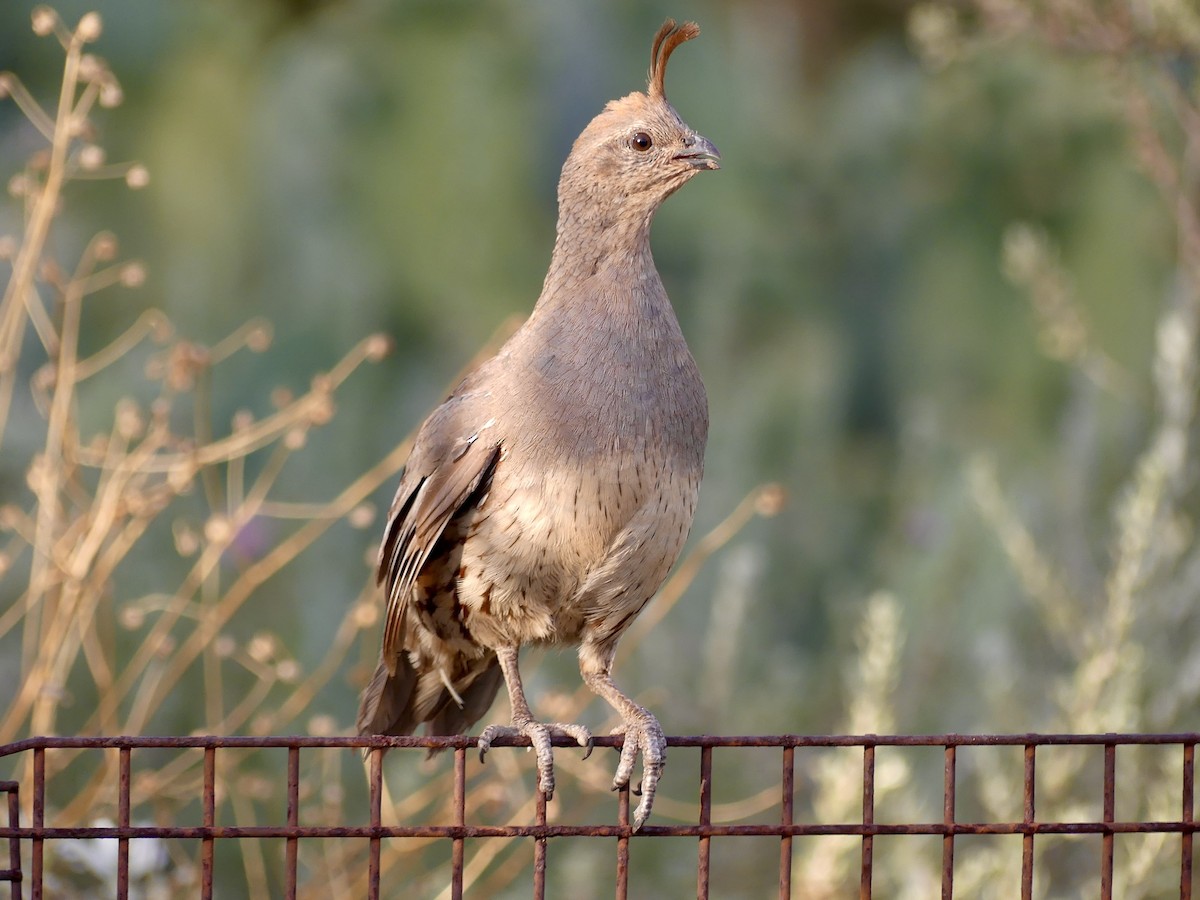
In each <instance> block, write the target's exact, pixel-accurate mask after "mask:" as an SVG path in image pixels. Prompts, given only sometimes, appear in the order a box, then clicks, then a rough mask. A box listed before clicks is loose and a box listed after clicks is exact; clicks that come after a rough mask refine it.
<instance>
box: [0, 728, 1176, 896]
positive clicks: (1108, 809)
mask: <svg viewBox="0 0 1200 900" xmlns="http://www.w3.org/2000/svg"><path fill="white" fill-rule="evenodd" d="M556 743H557V744H559V745H560V746H569V745H570V744H569V742H565V741H564V742H562V743H559V742H556ZM595 743H596V745H597V746H604V747H619V746H620V743H621V738H619V737H607V738H597V739H596V742H595ZM667 743H668V746H670V747H680V748H699V751H700V754H699V755H700V769H699V776H700V778H699V781H700V783H699V811H698V815H697V819H696V822H695V823H694V824H693V823H682V824H663V823H656V822H654V820H651V824H648V825H646V826H645V827H644V828H642V829H641V831H639V832H637V833H636V834H634V833H633V832H632V830H631V828H630V824H629V792H628V790H625V791H621V792H620V793H619V796H618V801H617V810H616V822H615V823H611V822H610V823H593V824H557V823H555V824H551V823H550V822H548V820H547V810H546V800H545V797H544V796H542V795H541V794H540V793H539V794H538V796H537V801H536V805H535V807H534V821H533V822H532V823H531V824H528V825H485V824H479V823H472V822H470V821H468V818H467V804H466V796H467V751H468V750H469V749H471V748H472V747H473V746H474V741H473V739H471V738H468V737H439V738H429V737H397V738H345V737H307V736H306V737H221V736H211V735H200V736H191V737H44V738H31V739H28V740H24V741H19V742H16V743H13V744H8V745H4V746H0V759H5V758H12V757H16V758H17V759H18V760H24V759H28V762H29V769H30V770H31V771H32V781H33V783H32V785H31V786H30V785H25V784H21V783H20V782H18V781H0V793H3V794H5V795H6V796H7V812H8V816H7V824H5V825H3V826H0V839H4V838H6V839H7V841H8V848H9V864H8V868H5V869H0V882H8V883H9V884H10V890H11V896H12V897H14V898H17V900H21V898H22V897H23V893H22V892H23V889H24V886H25V885H26V884H28V885H29V891H30V894H31V895H32V897H33V898H35V900H39V898H41V897H42V896H43V895H44V892H45V890H46V886H45V885H46V881H45V872H44V860H45V854H44V851H45V844H46V842H47V841H51V842H54V841H64V840H72V839H97V838H100V839H115V840H116V841H117V877H116V882H115V883H116V895H117V897H118V898H122V900H123V898H126V897H128V895H129V891H130V841H136V840H139V839H147V838H156V839H159V840H192V841H195V840H198V841H199V842H200V852H199V859H200V893H201V896H202V897H204V898H211V897H212V896H213V880H214V868H215V862H214V860H215V854H214V851H215V848H216V845H217V844H218V842H226V841H237V840H240V839H248V838H258V839H261V838H280V839H283V841H284V853H283V866H284V871H283V873H282V875H281V877H280V882H281V883H282V885H283V886H284V891H285V894H286V896H287V897H296V896H297V892H298V890H299V889H300V873H299V845H300V842H301V841H303V840H307V839H365V840H366V841H367V842H368V848H369V849H368V853H367V870H368V871H367V892H368V896H369V897H372V898H377V897H378V896H379V895H380V877H381V865H380V854H381V845H382V842H383V841H387V840H403V839H406V838H425V839H428V838H434V839H442V840H446V841H448V842H449V844H450V849H451V856H450V871H449V873H448V879H447V881H448V884H449V891H450V896H451V897H453V898H456V900H457V898H461V897H462V896H463V890H464V872H465V869H466V856H467V851H466V844H467V842H468V841H472V840H479V839H489V838H504V839H512V838H518V839H520V838H527V839H530V840H531V841H532V844H533V846H532V851H533V896H534V897H535V898H543V897H544V896H545V894H546V890H547V887H546V876H547V872H548V870H549V868H550V865H551V863H550V860H551V857H552V854H551V850H550V848H551V846H552V843H553V841H554V840H556V839H560V838H567V837H590V838H607V839H614V840H615V842H616V896H617V897H618V898H624V897H626V896H628V894H629V888H630V885H629V879H630V865H629V863H630V843H631V841H632V840H637V841H639V842H640V841H642V840H643V839H645V840H650V839H654V838H660V837H676V838H678V837H685V838H695V839H696V840H697V857H696V896H697V897H698V898H707V897H708V896H709V890H710V881H711V878H710V876H711V875H712V865H713V857H712V847H713V842H714V839H721V840H725V839H730V838H748V837H774V838H777V839H779V841H780V849H779V878H778V884H779V896H780V897H781V898H788V897H790V896H791V894H792V883H793V843H794V839H795V838H800V837H803V838H813V837H820V836H833V835H842V836H856V837H858V838H860V839H861V853H860V857H859V885H860V896H861V897H863V898H870V897H871V896H872V890H873V888H874V876H875V864H876V859H875V853H876V850H877V849H878V847H879V844H878V843H877V839H879V838H887V837H891V836H895V835H931V836H938V837H940V839H941V895H942V897H943V898H947V900H949V898H953V897H954V891H955V885H954V878H955V866H956V862H957V861H958V859H959V857H960V856H962V855H963V852H962V850H963V848H960V847H959V846H958V844H957V839H958V838H960V837H963V836H968V835H1014V836H1015V835H1020V836H1021V840H1022V851H1021V875H1020V895H1021V897H1022V898H1032V897H1033V891H1034V886H1035V885H1034V877H1035V868H1036V867H1035V865H1034V861H1035V859H1034V850H1035V841H1036V839H1037V838H1039V837H1042V836H1046V835H1098V836H1099V839H1100V870H1099V872H1098V873H1097V874H1096V880H1097V882H1098V883H1099V887H1100V890H1099V894H1100V896H1101V897H1102V898H1111V897H1112V892H1113V883H1114V882H1113V879H1114V842H1115V838H1116V836H1117V835H1125V834H1163V835H1176V834H1177V835H1179V841H1180V843H1179V847H1180V856H1179V860H1180V862H1179V869H1178V871H1179V896H1180V897H1181V898H1187V900H1190V898H1191V896H1192V891H1193V887H1194V884H1193V880H1194V879H1193V860H1192V857H1193V852H1192V848H1193V843H1194V839H1193V835H1194V834H1195V832H1196V830H1197V824H1196V821H1195V809H1194V799H1195V798H1194V795H1195V751H1196V744H1197V743H1200V733H1197V732H1190V733H1183V734H1011V735H1005V734H988V735H962V734H941V735H894V736H882V735H870V734H869V735H850V736H802V735H778V736H734V737H718V736H713V735H702V736H694V737H671V738H668V739H667ZM496 745H497V746H528V742H527V741H524V740H522V739H519V738H515V739H498V740H497V741H496ZM1152 745H1158V746H1177V747H1179V748H1181V763H1182V764H1181V766H1180V769H1179V771H1180V781H1179V786H1180V794H1181V800H1180V804H1179V807H1178V808H1179V817H1178V818H1175V819H1168V820H1162V821H1158V820H1154V821H1150V820H1128V819H1125V820H1121V819H1118V818H1117V802H1116V799H1117V798H1116V795H1117V790H1116V788H1117V756H1118V749H1119V748H1122V747H1132V746H1152ZM1053 746H1085V747H1094V748H1097V749H1098V750H1100V751H1102V752H1103V787H1102V797H1100V798H1099V800H1100V807H1101V815H1100V818H1099V819H1097V820H1087V819H1084V820H1076V821H1061V820H1057V819H1048V818H1039V816H1038V812H1037V799H1038V798H1037V797H1036V793H1035V792H1036V786H1037V778H1036V774H1037V758H1038V752H1039V750H1041V749H1043V748H1047V747H1053ZM881 747H933V748H941V750H942V753H943V759H942V768H943V779H942V815H941V821H931V822H890V821H877V808H876V806H877V797H876V774H877V765H876V760H877V752H876V751H877V749H878V748H881ZM976 747H1014V748H1019V749H1021V751H1022V753H1023V764H1024V765H1023V774H1022V776H1021V779H1020V781H1021V790H1022V794H1023V806H1022V810H1021V815H1020V818H1019V819H1015V820H1013V821H991V822H970V821H960V817H959V815H958V809H957V807H958V796H957V792H958V781H959V771H960V764H961V762H962V758H963V754H964V752H966V750H965V748H976ZM185 748H198V749H201V750H202V751H203V770H202V771H203V774H202V779H203V780H202V795H201V797H200V798H199V800H200V809H201V824H200V825H199V826H183V825H155V826H149V825H142V824H133V823H132V822H131V818H130V816H131V810H130V807H131V799H130V792H131V784H132V781H133V777H132V776H133V766H134V763H133V760H132V751H134V750H155V749H160V750H161V749H176V750H178V749H185ZM264 748H282V749H286V750H287V770H286V779H287V787H286V816H285V817H286V821H284V822H280V823H278V824H269V825H253V826H248V825H223V824H218V822H217V816H216V805H217V804H216V789H217V777H216V772H217V770H216V767H217V755H218V753H219V752H221V751H225V750H231V749H264ZM319 748H344V749H346V750H348V751H364V752H366V755H367V781H368V805H369V811H368V819H369V823H368V824H365V825H350V824H337V825H305V824H303V823H302V821H301V818H302V817H301V809H300V782H301V776H300V772H301V755H302V754H303V753H304V752H305V751H310V750H314V749H319ZM392 748H410V749H412V748H419V749H443V750H450V751H452V752H453V757H454V762H453V773H454V775H453V779H454V794H453V801H452V803H451V806H450V809H451V819H452V821H450V822H443V823H437V822H429V823H422V824H412V825H384V824H383V819H382V803H383V792H384V786H383V774H382V757H383V753H384V751H385V750H387V749H392ZM726 748H729V749H732V750H735V751H736V750H738V749H744V748H776V749H778V750H780V752H781V769H780V772H781V775H780V779H779V791H780V795H779V797H780V799H779V817H778V821H773V822H748V823H747V822H721V821H713V809H714V805H713V778H714V776H713V752H714V750H716V749H722V751H724V750H725V749H726ZM805 748H858V749H861V752H862V814H861V817H860V821H854V822H804V821H796V819H797V815H796V803H795V801H796V791H797V789H796V766H797V760H796V751H797V750H798V749H805ZM63 749H68V750H82V751H106V750H114V749H115V750H116V751H117V752H118V765H117V793H118V798H117V821H116V824H115V825H103V826H87V827H83V826H71V827H57V826H55V827H47V826H46V824H45V816H46V803H47V798H46V752H47V751H54V750H63ZM29 790H31V791H32V798H31V799H27V802H28V809H29V810H30V812H31V819H32V821H31V823H30V824H29V825H22V823H21V800H22V799H23V798H24V796H25V792H26V791H29ZM23 850H24V851H26V852H25V853H24V854H23V852H22V851H23ZM23 859H27V860H28V866H29V869H28V872H26V871H25V869H24V868H23ZM1014 894H1015V890H1014Z"/></svg>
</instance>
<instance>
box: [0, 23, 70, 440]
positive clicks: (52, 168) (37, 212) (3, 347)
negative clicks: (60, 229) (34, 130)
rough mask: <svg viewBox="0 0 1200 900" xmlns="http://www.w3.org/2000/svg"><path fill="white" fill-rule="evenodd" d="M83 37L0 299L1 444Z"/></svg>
mask: <svg viewBox="0 0 1200 900" xmlns="http://www.w3.org/2000/svg"><path fill="white" fill-rule="evenodd" d="M83 43H84V42H83V40H82V38H80V37H79V35H77V34H76V35H72V36H71V39H70V42H69V43H68V44H67V59H66V64H65V66H64V69H63V80H62V89H61V91H60V92H59V98H58V111H57V113H56V114H55V118H54V132H53V137H52V139H51V144H50V164H49V166H48V167H47V169H46V182H45V184H44V185H43V187H42V190H41V192H40V193H39V194H38V196H37V200H36V201H35V202H34V204H33V212H32V215H31V216H30V218H29V223H28V225H27V226H26V228H25V240H24V241H22V242H21V249H20V250H19V251H18V252H17V257H16V260H15V261H14V263H13V274H12V278H11V280H10V281H9V283H8V287H7V288H6V289H5V291H4V298H3V300H0V443H3V440H4V431H5V428H6V426H7V425H8V412H9V408H10V405H11V403H12V392H13V388H14V386H15V384H16V369H17V358H18V357H19V355H20V352H21V337H22V334H23V333H24V328H23V327H22V322H21V320H22V315H21V314H22V312H23V311H24V309H25V306H26V304H27V303H29V302H32V301H30V299H29V294H30V292H31V291H32V290H33V279H34V275H35V274H36V272H37V266H38V262H39V261H40V260H41V259H42V256H43V254H44V252H45V249H46V238H47V237H48V236H49V234H50V223H51V221H53V219H54V210H55V208H56V207H57V206H58V202H59V198H60V196H61V194H62V186H63V182H64V181H65V179H66V175H67V172H66V162H67V151H68V150H69V149H70V146H71V139H72V137H73V134H72V132H73V130H74V124H75V122H76V121H78V120H77V118H76V115H75V89H76V87H77V86H78V83H79V60H80V57H81V56H82V51H83Z"/></svg>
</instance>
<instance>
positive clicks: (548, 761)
mask: <svg viewBox="0 0 1200 900" xmlns="http://www.w3.org/2000/svg"><path fill="white" fill-rule="evenodd" d="M521 736H524V737H527V738H529V740H530V741H531V742H532V743H533V752H534V753H536V754H537V769H538V790H540V791H541V792H542V793H543V794H545V795H546V799H547V800H549V799H550V798H552V797H553V796H554V754H553V752H552V751H551V747H550V742H551V740H552V739H553V738H555V737H567V738H571V740H573V741H575V742H576V743H577V744H579V746H580V747H584V748H586V752H585V753H584V754H583V758H584V759H587V758H588V757H589V756H591V755H592V733H591V732H590V731H588V730H587V729H586V728H584V727H583V726H582V725H565V724H563V723H561V722H554V723H552V724H547V723H544V722H535V721H533V719H514V720H513V723H512V724H511V725H489V726H488V727H487V728H485V729H483V734H481V735H479V761H480V762H483V759H484V756H486V755H487V752H488V751H489V750H491V749H492V741H494V740H496V738H498V737H521Z"/></svg>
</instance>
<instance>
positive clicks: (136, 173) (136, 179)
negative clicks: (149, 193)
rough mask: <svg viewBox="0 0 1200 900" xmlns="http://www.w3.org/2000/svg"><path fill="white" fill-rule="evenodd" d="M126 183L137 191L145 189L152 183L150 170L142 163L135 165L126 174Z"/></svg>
mask: <svg viewBox="0 0 1200 900" xmlns="http://www.w3.org/2000/svg"><path fill="white" fill-rule="evenodd" d="M125 183H126V184H127V185H129V186H130V187H131V188H133V190H135V191H136V190H139V189H141V188H144V187H145V186H146V185H148V184H149V183H150V170H149V169H147V168H146V167H145V166H143V165H142V164H141V163H134V164H133V165H132V166H130V167H129V169H128V171H126V173H125Z"/></svg>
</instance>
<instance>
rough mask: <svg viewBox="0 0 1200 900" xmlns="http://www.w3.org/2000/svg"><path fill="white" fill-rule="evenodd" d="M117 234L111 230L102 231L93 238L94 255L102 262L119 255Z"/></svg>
mask: <svg viewBox="0 0 1200 900" xmlns="http://www.w3.org/2000/svg"><path fill="white" fill-rule="evenodd" d="M117 250H118V244H117V236H116V235H115V234H113V233H112V232H111V231H101V232H100V233H99V234H97V235H96V236H95V237H94V238H92V255H93V256H95V257H96V259H97V260H98V261H100V262H110V261H111V260H113V259H115V258H116V256H117Z"/></svg>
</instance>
